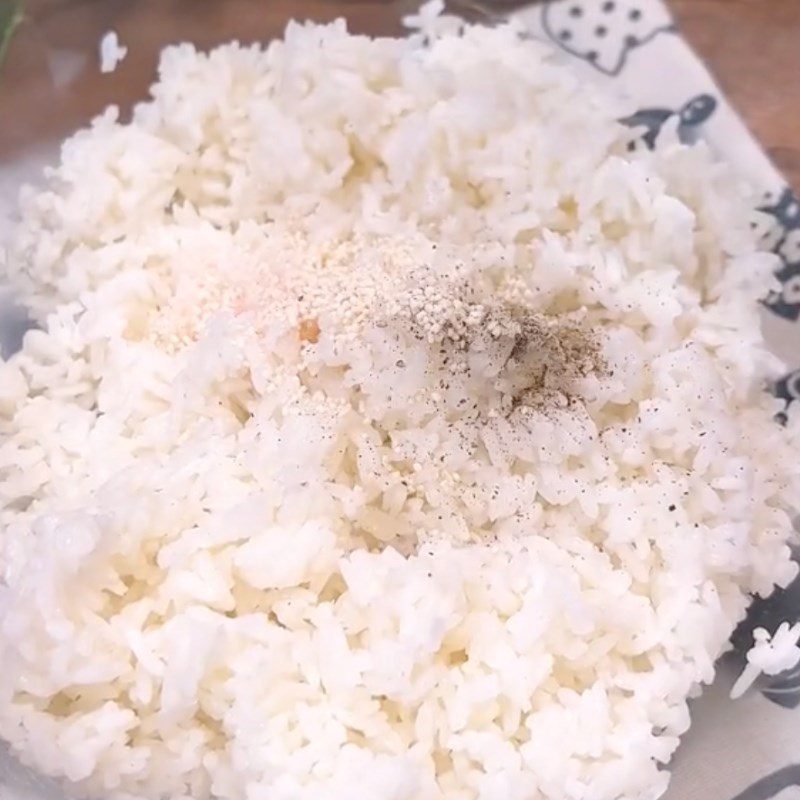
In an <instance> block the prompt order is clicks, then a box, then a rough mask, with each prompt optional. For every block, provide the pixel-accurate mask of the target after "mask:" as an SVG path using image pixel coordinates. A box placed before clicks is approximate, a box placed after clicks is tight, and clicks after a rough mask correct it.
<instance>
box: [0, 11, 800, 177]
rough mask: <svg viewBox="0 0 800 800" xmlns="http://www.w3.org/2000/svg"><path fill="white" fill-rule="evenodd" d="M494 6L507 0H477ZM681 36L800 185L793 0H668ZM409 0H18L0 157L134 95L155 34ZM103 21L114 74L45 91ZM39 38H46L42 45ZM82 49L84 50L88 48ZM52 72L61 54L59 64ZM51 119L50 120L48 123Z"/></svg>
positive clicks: (360, 16)
mask: <svg viewBox="0 0 800 800" xmlns="http://www.w3.org/2000/svg"><path fill="white" fill-rule="evenodd" d="M482 2H483V3H484V4H485V5H491V4H495V3H496V4H497V6H498V7H502V6H503V5H504V4H508V3H509V2H512V3H517V4H518V0H482ZM668 2H669V3H670V5H671V7H672V9H673V11H674V13H675V15H676V19H677V22H678V25H679V27H680V28H681V29H682V30H683V31H684V33H685V35H686V36H687V38H688V39H689V40H690V41H691V43H692V44H693V45H694V46H695V48H696V49H697V50H698V52H699V53H700V54H701V55H702V56H703V58H705V59H706V61H707V63H708V64H709V65H710V67H711V69H712V71H713V72H714V74H715V75H716V76H717V78H718V80H719V82H720V83H721V84H722V87H723V88H724V90H725V91H726V92H727V94H728V96H729V97H730V98H731V100H732V101H733V103H734V105H735V106H736V107H737V108H738V109H739V111H740V112H741V113H742V115H743V117H744V118H745V120H746V121H747V122H748V124H749V125H750V127H751V129H752V130H753V132H754V133H755V135H756V136H757V137H758V139H759V140H760V141H761V143H762V144H763V146H764V147H765V148H766V149H767V151H768V152H769V153H770V155H771V156H772V158H773V159H774V160H775V162H776V163H777V165H778V166H779V167H780V168H781V169H782V170H783V171H784V172H785V174H786V175H787V177H788V178H789V179H790V180H791V181H792V182H793V184H794V186H795V188H796V189H798V190H800V0H668ZM400 4H405V5H404V6H403V7H405V6H406V5H407V6H408V7H412V6H414V5H416V4H417V0H28V2H27V9H28V13H29V15H30V16H31V17H32V18H34V19H39V23H40V24H38V25H28V26H23V27H22V28H21V29H20V31H19V32H18V34H17V36H15V38H14V40H13V41H12V44H11V47H10V48H9V52H8V60H7V63H6V64H5V66H4V71H3V76H2V77H3V79H2V81H0V115H1V117H2V119H0V159H2V158H5V157H9V156H10V154H12V153H13V152H14V151H15V150H16V149H18V148H20V147H22V146H24V145H25V144H27V143H28V142H29V140H30V136H31V131H36V130H38V129H39V128H40V127H41V126H42V125H43V124H45V123H47V124H51V125H52V124H57V123H58V124H61V125H62V127H65V128H66V130H63V131H55V133H58V134H61V135H63V133H66V132H68V130H69V129H71V128H74V127H75V126H76V125H78V124H81V123H83V122H85V120H86V119H87V118H88V117H89V116H91V115H93V114H95V113H97V112H98V111H99V110H100V109H102V108H103V107H104V106H105V105H106V104H107V103H109V102H112V101H115V100H117V95H118V94H119V91H120V87H121V86H123V85H124V87H125V89H126V91H128V92H129V95H130V96H131V97H141V96H143V95H144V92H145V90H146V87H147V85H148V84H149V83H150V82H151V80H152V77H153V72H152V70H153V64H154V61H155V58H156V53H157V51H158V49H159V48H160V46H161V45H163V44H164V43H165V42H168V41H172V40H175V39H180V38H190V39H192V40H193V41H195V42H196V43H197V44H198V45H200V46H209V45H212V44H214V43H215V42H218V41H223V40H225V39H229V38H233V37H238V36H242V35H243V32H245V33H247V32H251V33H252V37H253V38H259V37H261V38H263V37H265V36H269V35H276V34H278V33H279V32H280V30H281V28H282V26H283V24H284V22H285V20H286V18H287V17H288V16H291V15H292V14H300V15H303V16H309V15H310V16H313V17H315V18H320V19H326V18H327V19H330V18H332V17H334V16H337V15H338V14H340V13H342V12H344V13H347V14H348V16H349V17H351V19H352V20H353V27H354V28H356V29H359V30H364V31H372V32H375V31H381V32H387V31H386V19H387V18H392V17H395V18H396V16H397V13H396V11H395V12H394V13H391V12H390V13H388V14H387V11H386V7H387V6H388V5H392V6H398V5H400ZM111 27H114V28H116V29H117V30H118V31H119V32H120V38H121V40H122V41H123V42H125V43H129V44H131V45H132V48H131V49H132V51H134V52H135V54H136V58H129V59H128V60H127V61H126V62H124V63H123V65H122V66H121V67H120V70H119V72H118V73H117V74H115V75H114V77H113V79H109V78H108V76H101V75H100V73H99V71H98V70H97V69H96V67H94V66H93V68H91V69H86V68H85V69H84V70H83V72H82V73H81V76H80V78H79V79H78V80H76V81H74V83H72V84H70V85H69V86H68V87H66V88H63V87H62V89H60V90H59V91H58V92H54V91H53V89H52V85H51V84H52V80H51V79H50V72H51V71H52V70H53V66H52V59H53V54H54V53H61V54H63V53H68V52H70V51H74V50H75V48H83V49H84V51H85V52H87V53H88V56H87V60H88V59H91V62H92V64H93V65H94V64H96V58H97V55H96V43H97V41H98V38H99V36H100V35H101V34H102V33H103V32H104V31H106V30H108V29H109V28H111ZM45 45H46V46H45ZM87 48H90V49H87ZM59 69H60V70H61V72H62V73H63V72H65V71H66V70H68V69H69V65H68V64H63V65H62V66H60V67H59ZM54 121H57V123H56V122H54Z"/></svg>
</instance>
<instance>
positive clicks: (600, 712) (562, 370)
mask: <svg viewBox="0 0 800 800" xmlns="http://www.w3.org/2000/svg"><path fill="white" fill-rule="evenodd" d="M625 111H626V109H624V108H622V107H621V106H620V105H619V104H618V103H617V101H616V100H614V99H612V98H610V97H607V96H606V95H604V94H603V93H601V92H600V91H599V90H598V89H597V88H595V87H593V86H587V85H584V84H582V83H581V81H580V80H578V79H577V78H576V77H575V76H574V75H573V74H571V73H570V72H569V71H566V70H565V68H563V67H562V66H559V65H557V64H554V63H553V60H552V57H551V55H550V53H549V51H548V50H547V49H546V48H545V47H544V46H542V45H540V44H537V43H533V42H529V41H528V42H523V41H521V40H519V39H518V37H517V36H516V34H515V32H514V30H513V29H512V28H511V27H506V28H500V29H493V30H490V29H484V28H478V27H475V28H468V29H466V30H465V31H463V32H461V33H459V32H458V31H453V30H452V29H451V28H448V30H447V31H446V32H444V33H442V34H441V35H440V36H438V37H437V36H433V37H427V38H426V37H423V36H422V35H416V36H412V37H411V38H409V39H400V40H394V39H381V40H371V39H368V38H363V37H356V36H350V35H348V33H347V31H346V29H345V26H344V24H343V23H341V22H340V23H336V24H333V25H329V26H314V25H296V24H292V25H290V26H289V27H288V29H287V31H286V35H285V38H284V40H283V41H277V42H273V43H271V44H270V45H269V46H268V47H266V48H263V49H262V48H259V47H240V46H238V45H230V46H225V47H221V48H219V49H217V50H215V51H213V52H212V53H210V54H202V53H197V52H196V51H195V50H194V49H193V48H192V47H190V46H188V45H181V46H178V47H172V48H168V49H167V50H165V52H164V54H163V57H162V60H161V67H160V80H159V82H158V83H157V84H156V85H155V86H154V87H153V90H152V100H151V101H149V102H147V103H144V104H142V105H140V106H139V107H138V108H137V109H136V111H135V113H134V115H133V119H132V121H131V122H130V123H124V124H123V123H121V122H120V121H119V120H118V114H117V111H116V110H115V109H110V110H109V111H108V112H107V113H106V114H104V115H103V116H102V117H101V118H99V119H97V120H96V121H95V122H94V124H93V125H92V127H91V128H90V129H88V130H85V131H82V132H80V133H78V134H77V135H76V136H74V137H73V138H72V139H70V140H69V141H67V142H66V143H65V145H64V147H63V150H62V157H61V163H60V165H59V166H58V167H57V168H56V169H53V170H52V171H50V172H49V173H48V175H47V185H46V187H45V188H44V190H42V191H40V192H38V193H28V194H27V195H26V196H25V197H24V198H23V203H22V216H23V219H22V224H21V225H20V227H19V230H18V232H17V234H16V238H15V242H14V244H13V246H12V247H11V249H10V251H9V253H8V259H7V261H8V263H7V265H6V267H7V270H8V272H9V274H10V275H11V276H12V278H13V280H14V282H15V283H16V285H17V287H18V288H19V289H20V291H21V292H22V293H23V294H24V296H25V299H26V301H27V302H28V304H29V306H30V308H31V309H32V312H33V313H34V314H35V315H36V317H37V319H38V321H39V322H40V323H41V328H42V329H41V330H37V331H32V332H30V333H29V334H28V335H27V337H26V339H25V343H24V347H23V350H22V352H20V353H19V354H17V355H15V356H14V357H12V358H10V359H9V360H8V361H6V362H0V433H2V437H3V439H2V444H0V508H2V511H0V530H2V535H1V537H0V567H2V570H3V576H4V580H3V583H2V584H0V625H2V629H1V631H2V633H1V637H0V648H1V649H0V675H2V681H0V736H2V738H4V739H6V740H7V741H8V742H9V743H10V745H11V747H12V749H13V751H14V752H15V753H16V754H17V755H18V756H19V758H20V759H22V761H23V762H24V763H26V764H28V765H30V766H32V767H34V768H35V769H37V770H39V771H41V772H43V773H46V774H49V775H53V776H58V777H62V778H65V779H66V780H67V781H68V782H69V790H70V792H73V793H77V794H81V795H87V796H94V797H98V798H105V799H106V800H116V799H117V798H120V799H121V798H126V800H127V799H128V798H134V797H137V798H156V797H165V798H166V797H169V798H188V797H191V798H194V799H195V800H201V799H202V798H206V797H210V796H212V795H213V796H214V797H219V798H226V799H227V798H230V799H231V800H234V799H235V800H240V799H243V798H247V800H321V799H324V800H435V799H436V798H440V799H442V800H444V799H445V798H446V800H473V799H477V798H480V800H537V799H538V798H549V799H551V800H555V799H556V798H570V799H571V800H586V799H588V798H591V800H616V799H617V798H655V797H656V796H658V795H659V794H660V793H661V792H662V791H663V789H664V788H665V786H666V783H667V779H668V773H667V772H666V770H665V769H664V765H665V764H666V763H667V761H668V760H669V758H670V756H671V754H672V753H673V751H674V750H675V747H676V746H677V744H678V738H679V736H680V735H681V734H683V733H684V732H685V731H686V729H687V728H688V726H689V715H688V711H687V704H686V700H687V697H688V696H689V695H691V694H692V693H694V692H696V690H697V688H698V686H699V684H702V683H707V682H709V681H711V680H712V678H713V675H714V661H715V659H716V658H717V656H718V655H719V654H720V653H721V652H722V651H723V650H724V649H725V647H726V643H727V640H728V637H729V636H730V634H731V632H732V630H733V628H734V626H735V625H736V623H737V621H739V620H740V619H741V618H742V617H743V615H744V613H745V610H746V608H747V605H748V603H749V601H750V596H751V594H752V593H756V592H757V593H761V594H767V593H769V592H770V591H772V589H773V587H774V585H775V584H776V583H777V584H779V585H783V584H786V583H787V582H788V581H789V580H790V579H791V578H792V577H793V576H794V574H795V572H796V567H795V565H793V564H792V562H791V560H790V554H789V548H788V546H787V538H788V536H789V534H790V527H791V526H790V511H791V503H792V500H793V498H795V497H797V496H798V493H799V492H800V480H798V466H797V463H796V461H797V459H796V453H797V448H798V446H800V437H799V436H798V430H800V426H799V425H798V421H797V418H796V414H795V412H794V411H793V410H792V409H790V410H789V412H788V413H789V420H788V423H787V425H786V427H785V428H781V427H779V426H778V425H777V424H776V423H775V422H774V421H773V417H774V415H775V413H776V411H777V410H778V409H779V407H780V404H779V403H778V402H777V401H776V400H775V399H773V398H772V397H770V396H769V395H768V394H767V393H765V392H764V386H765V385H766V383H767V381H768V380H769V379H770V378H771V377H773V376H775V375H776V374H777V373H778V371H779V370H780V365H779V364H778V363H777V362H776V360H775V359H774V358H773V357H772V356H771V355H770V354H769V353H768V351H767V350H766V348H765V346H764V343H763V340H762V335H761V332H760V328H759V321H758V313H757V303H756V301H757V299H758V298H759V296H761V295H763V294H764V292H765V290H766V289H767V287H768V286H769V284H770V280H771V278H770V275H771V270H772V268H773V266H774V265H773V262H772V260H771V257H769V256H766V255H762V254H759V253H758V252H757V251H756V247H755V244H754V242H753V239H752V236H751V234H750V232H749V228H748V220H747V214H746V208H747V200H746V198H744V197H743V195H742V192H741V187H739V186H738V185H737V182H736V181H735V179H734V178H733V177H732V176H731V174H730V173H729V172H728V170H726V169H725V168H723V167H722V166H720V165H718V164H716V163H715V162H714V160H713V158H712V157H711V155H710V154H709V153H708V152H707V150H706V149H705V147H703V146H698V147H692V148H689V147H685V146H682V145H680V144H678V143H677V142H676V141H675V139H674V136H673V135H672V134H671V133H670V131H669V130H667V131H666V132H665V133H664V135H663V136H662V138H661V140H660V141H659V145H658V147H657V149H656V150H655V152H649V151H647V150H644V149H639V148H637V149H634V150H629V147H628V145H629V142H630V141H631V138H632V134H631V132H630V131H629V130H627V129H625V128H624V127H622V126H621V125H619V124H617V122H615V120H616V119H617V118H618V117H620V116H622V115H623V114H624V113H625Z"/></svg>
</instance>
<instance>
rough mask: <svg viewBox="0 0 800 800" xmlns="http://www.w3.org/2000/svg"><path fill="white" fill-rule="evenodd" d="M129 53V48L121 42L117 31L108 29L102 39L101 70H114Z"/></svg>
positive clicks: (106, 71)
mask: <svg viewBox="0 0 800 800" xmlns="http://www.w3.org/2000/svg"><path fill="white" fill-rule="evenodd" d="M126 55H128V48H127V47H124V46H123V45H121V44H120V43H119V36H117V32H116V31H107V32H106V33H104V34H103V38H102V39H100V72H103V73H108V72H114V70H116V68H117V67H118V66H119V65H120V62H121V61H122V60H123V59H124V58H125V56H126Z"/></svg>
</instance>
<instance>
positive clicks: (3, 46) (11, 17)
mask: <svg viewBox="0 0 800 800" xmlns="http://www.w3.org/2000/svg"><path fill="white" fill-rule="evenodd" d="M23 17H24V14H23V11H22V2H21V0H0V66H1V65H2V64H3V59H4V58H5V56H6V50H8V45H9V42H10V41H11V37H12V36H13V35H14V31H15V30H16V29H17V26H18V25H19V24H20V22H22V19H23Z"/></svg>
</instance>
